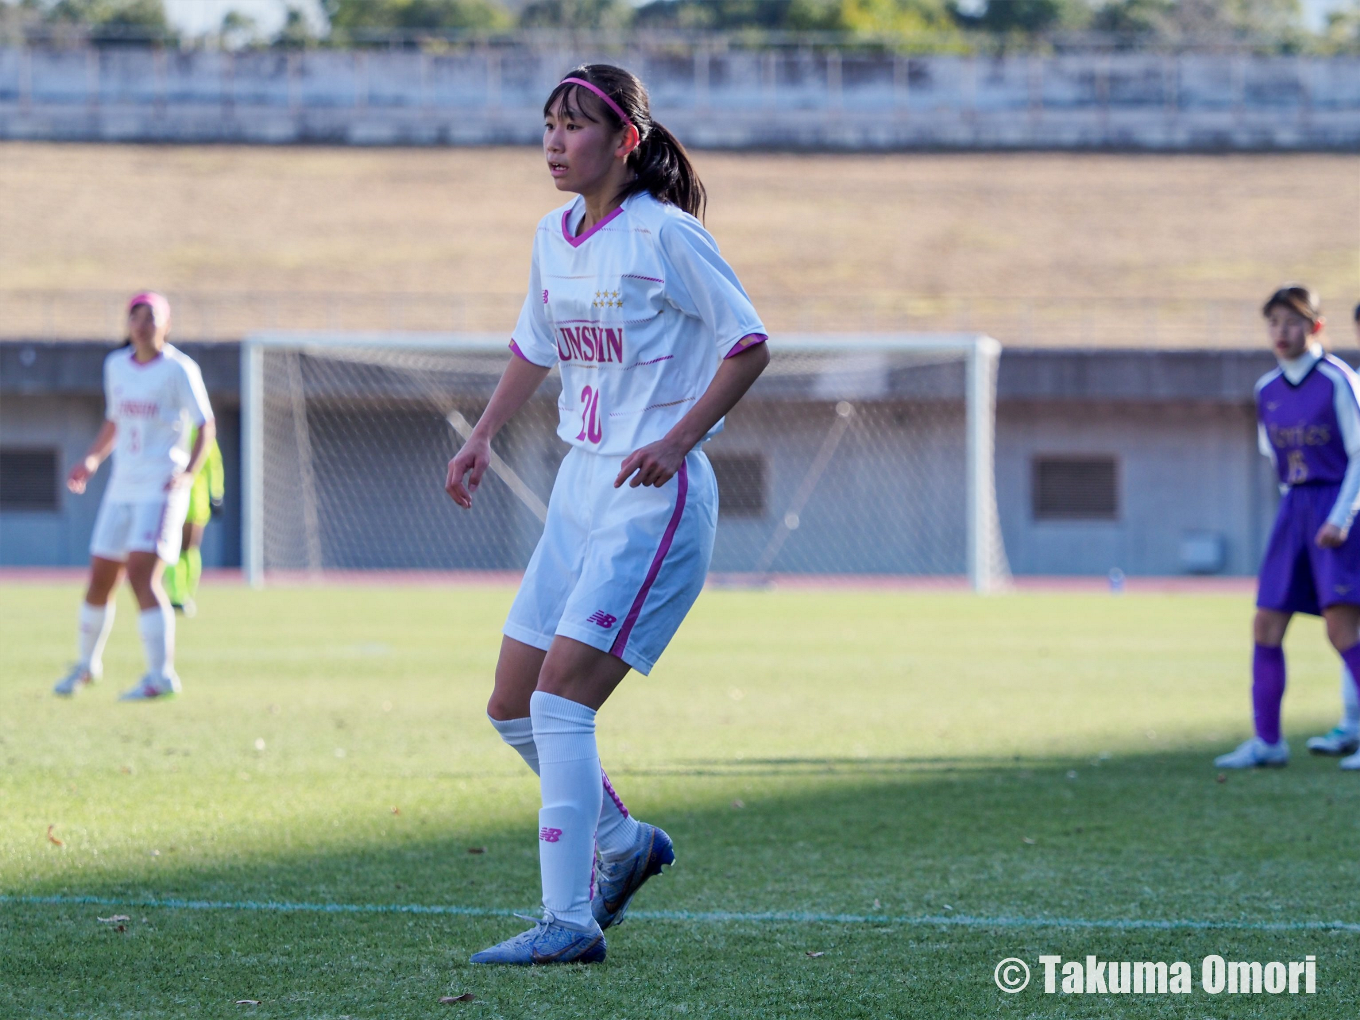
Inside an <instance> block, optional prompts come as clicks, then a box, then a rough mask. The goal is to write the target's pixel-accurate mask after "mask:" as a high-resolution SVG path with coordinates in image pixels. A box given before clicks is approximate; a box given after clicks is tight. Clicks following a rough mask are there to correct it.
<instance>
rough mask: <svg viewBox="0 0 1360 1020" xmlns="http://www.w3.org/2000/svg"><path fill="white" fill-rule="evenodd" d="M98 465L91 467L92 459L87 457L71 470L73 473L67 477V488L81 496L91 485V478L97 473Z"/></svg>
mask: <svg viewBox="0 0 1360 1020" xmlns="http://www.w3.org/2000/svg"><path fill="white" fill-rule="evenodd" d="M98 466H99V465H98V464H96V465H95V466H94V467H91V466H90V458H89V457H86V458H85V459H84V460H82V461H81V462H80V463H79V464H77V465H76V466H75V467H73V468H71V473H70V474H69V475H67V476H66V488H67V489H69V490H70V491H71V492H73V493H75V494H76V495H77V496H79V495H80V494H81V493H82V492H84V491H85V486H86V485H87V484H89V481H90V476H91V475H93V474H94V473H95V470H96V468H98Z"/></svg>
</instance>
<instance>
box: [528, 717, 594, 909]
mask: <svg viewBox="0 0 1360 1020" xmlns="http://www.w3.org/2000/svg"><path fill="white" fill-rule="evenodd" d="M529 717H530V718H531V719H532V720H533V724H534V744H535V746H536V747H537V749H538V767H539V789H540V790H541V791H542V795H543V808H542V810H540V811H539V813H538V864H539V870H540V872H541V874H542V877H543V909H544V910H546V911H548V912H549V913H550V914H552V915H553V917H555V918H556V919H557V920H559V921H565V922H567V923H568V924H574V925H578V926H580V927H582V928H589V927H590V926H591V925H593V924H594V923H595V919H594V916H593V915H592V914H591V912H590V899H591V896H592V895H593V894H594V892H595V888H594V886H595V825H596V821H597V820H598V819H599V817H600V802H601V800H602V799H603V798H604V788H603V787H602V786H601V784H600V754H599V751H598V750H597V749H596V746H595V712H594V710H593V709H590V708H587V707H586V706H585V705H580V704H577V703H576V702H574V701H568V700H567V699H566V698H559V697H558V696H557V695H555V694H546V693H544V692H543V691H535V692H534V694H533V697H532V698H530V699H529Z"/></svg>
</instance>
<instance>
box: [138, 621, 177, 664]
mask: <svg viewBox="0 0 1360 1020" xmlns="http://www.w3.org/2000/svg"><path fill="white" fill-rule="evenodd" d="M137 629H138V630H139V631H140V632H141V635H142V649H143V650H144V651H145V652H146V671H147V674H148V675H150V677H151V678H152V679H153V680H159V679H160V678H161V677H165V676H169V675H170V674H171V673H172V672H173V671H174V669H175V613H174V610H172V609H171V608H170V607H169V606H168V605H165V606H154V607H152V608H151V609H143V610H142V612H141V615H139V616H138V617H137Z"/></svg>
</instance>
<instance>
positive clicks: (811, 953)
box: [808, 951, 826, 960]
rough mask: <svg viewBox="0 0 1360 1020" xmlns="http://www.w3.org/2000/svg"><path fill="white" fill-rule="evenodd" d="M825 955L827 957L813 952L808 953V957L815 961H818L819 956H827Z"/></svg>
mask: <svg viewBox="0 0 1360 1020" xmlns="http://www.w3.org/2000/svg"><path fill="white" fill-rule="evenodd" d="M825 955H826V953H814V952H811V951H809V952H808V956H810V957H812V958H813V959H814V960H815V959H817V957H819V956H825Z"/></svg>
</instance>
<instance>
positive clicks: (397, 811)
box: [392, 804, 401, 815]
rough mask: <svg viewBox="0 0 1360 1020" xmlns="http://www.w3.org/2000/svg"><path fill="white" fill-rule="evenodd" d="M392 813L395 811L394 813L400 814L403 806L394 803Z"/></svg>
mask: <svg viewBox="0 0 1360 1020" xmlns="http://www.w3.org/2000/svg"><path fill="white" fill-rule="evenodd" d="M392 813H393V814H394V815H399V814H401V808H399V807H397V806H396V805H395V804H394V805H392Z"/></svg>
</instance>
